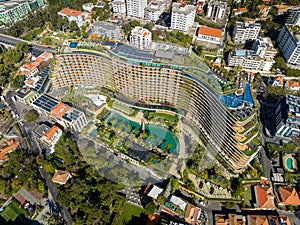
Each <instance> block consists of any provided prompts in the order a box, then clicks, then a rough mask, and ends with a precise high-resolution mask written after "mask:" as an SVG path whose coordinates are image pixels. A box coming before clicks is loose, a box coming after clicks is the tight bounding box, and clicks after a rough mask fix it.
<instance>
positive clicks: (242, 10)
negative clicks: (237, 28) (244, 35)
mask: <svg viewBox="0 0 300 225" xmlns="http://www.w3.org/2000/svg"><path fill="white" fill-rule="evenodd" d="M246 12H248V10H247V8H238V9H233V14H234V15H235V16H238V15H242V14H244V13H246Z"/></svg>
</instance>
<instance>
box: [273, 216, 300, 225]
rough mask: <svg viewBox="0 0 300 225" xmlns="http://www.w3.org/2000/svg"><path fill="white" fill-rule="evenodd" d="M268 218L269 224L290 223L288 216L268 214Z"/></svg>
mask: <svg viewBox="0 0 300 225" xmlns="http://www.w3.org/2000/svg"><path fill="white" fill-rule="evenodd" d="M268 218H269V224H270V225H292V223H291V221H290V219H289V217H288V216H278V217H277V216H269V217H268ZM294 224H295V223H294Z"/></svg>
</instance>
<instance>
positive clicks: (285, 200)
mask: <svg viewBox="0 0 300 225" xmlns="http://www.w3.org/2000/svg"><path fill="white" fill-rule="evenodd" d="M276 191H277V192H276V194H277V201H278V205H280V206H287V205H293V206H299V205H300V198H299V195H298V192H297V190H296V188H295V187H287V186H279V187H277V190H276Z"/></svg>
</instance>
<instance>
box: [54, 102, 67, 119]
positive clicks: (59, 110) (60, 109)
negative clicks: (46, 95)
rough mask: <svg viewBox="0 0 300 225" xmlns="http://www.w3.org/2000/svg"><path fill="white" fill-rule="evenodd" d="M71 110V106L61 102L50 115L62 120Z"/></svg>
mask: <svg viewBox="0 0 300 225" xmlns="http://www.w3.org/2000/svg"><path fill="white" fill-rule="evenodd" d="M70 109H71V107H70V106H68V105H66V104H64V103H62V102H60V103H58V104H57V105H56V106H55V107H54V108H53V109H52V110H51V112H50V115H51V116H52V117H54V118H62V116H63V115H64V114H65V113H66V112H67V111H69V110H70Z"/></svg>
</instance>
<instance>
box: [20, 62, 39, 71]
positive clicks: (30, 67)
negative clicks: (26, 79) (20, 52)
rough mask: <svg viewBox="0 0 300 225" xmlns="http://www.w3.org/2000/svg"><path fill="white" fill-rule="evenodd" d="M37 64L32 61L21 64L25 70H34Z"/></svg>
mask: <svg viewBox="0 0 300 225" xmlns="http://www.w3.org/2000/svg"><path fill="white" fill-rule="evenodd" d="M35 67H36V66H35V65H34V64H32V63H25V64H24V65H22V66H21V68H22V69H25V70H29V71H30V70H33V69H34V68H35Z"/></svg>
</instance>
